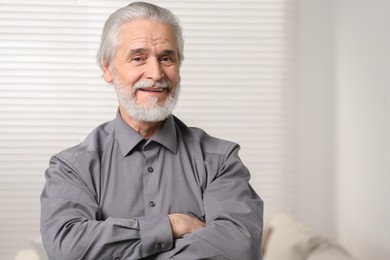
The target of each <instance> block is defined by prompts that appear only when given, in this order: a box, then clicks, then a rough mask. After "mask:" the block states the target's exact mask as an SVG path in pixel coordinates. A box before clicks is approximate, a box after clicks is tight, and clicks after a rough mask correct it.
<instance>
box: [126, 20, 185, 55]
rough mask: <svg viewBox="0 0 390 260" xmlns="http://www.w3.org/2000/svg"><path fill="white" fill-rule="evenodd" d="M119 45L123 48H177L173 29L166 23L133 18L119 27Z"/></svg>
mask: <svg viewBox="0 0 390 260" xmlns="http://www.w3.org/2000/svg"><path fill="white" fill-rule="evenodd" d="M119 45H120V47H124V48H126V49H127V48H145V47H148V48H152V47H163V48H170V49H172V48H173V49H175V50H176V49H177V42H176V37H175V33H174V32H173V29H172V28H171V26H169V25H168V24H164V23H160V22H157V21H153V20H146V19H140V20H133V21H130V22H127V23H125V24H124V25H123V26H122V28H121V33H120V36H119Z"/></svg>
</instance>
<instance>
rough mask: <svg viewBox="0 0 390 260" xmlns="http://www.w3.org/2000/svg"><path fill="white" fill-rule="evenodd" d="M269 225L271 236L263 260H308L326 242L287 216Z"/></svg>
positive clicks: (278, 218)
mask: <svg viewBox="0 0 390 260" xmlns="http://www.w3.org/2000/svg"><path fill="white" fill-rule="evenodd" d="M267 225H268V226H269V228H270V234H269V237H268V239H267V241H266V244H265V249H264V251H265V252H264V257H263V260H287V259H288V260H306V259H307V258H308V256H309V255H310V253H311V252H312V251H313V250H314V249H315V248H316V247H317V246H318V245H319V244H321V243H322V242H323V241H325V239H323V238H322V237H320V236H316V235H313V234H312V233H311V232H310V231H309V230H308V229H307V228H306V227H305V226H304V225H302V224H301V223H299V222H297V221H295V220H294V219H292V218H290V217H288V216H285V215H279V216H275V217H273V218H272V219H271V220H270V221H269V222H268V224H267ZM330 259H331V258H330ZM328 260H329V259H328Z"/></svg>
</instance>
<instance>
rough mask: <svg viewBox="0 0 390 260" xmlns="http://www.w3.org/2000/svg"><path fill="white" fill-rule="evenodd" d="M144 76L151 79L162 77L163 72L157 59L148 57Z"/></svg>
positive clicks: (155, 79) (156, 79)
mask: <svg viewBox="0 0 390 260" xmlns="http://www.w3.org/2000/svg"><path fill="white" fill-rule="evenodd" d="M146 77H147V78H148V79H151V80H153V81H159V80H161V79H162V78H164V72H163V69H162V66H161V64H160V61H159V60H158V59H154V58H153V59H150V60H149V61H148V65H147V71H146Z"/></svg>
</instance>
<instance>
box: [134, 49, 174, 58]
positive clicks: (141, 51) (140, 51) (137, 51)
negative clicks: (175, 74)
mask: <svg viewBox="0 0 390 260" xmlns="http://www.w3.org/2000/svg"><path fill="white" fill-rule="evenodd" d="M149 51H150V50H149V49H147V48H136V49H131V50H130V52H129V54H128V55H127V58H130V57H131V56H133V55H134V54H137V53H145V52H149ZM163 55H172V56H176V55H177V52H176V51H175V50H170V49H168V50H164V51H162V52H161V54H160V55H159V56H163Z"/></svg>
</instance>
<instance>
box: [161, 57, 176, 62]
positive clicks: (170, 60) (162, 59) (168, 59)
mask: <svg viewBox="0 0 390 260" xmlns="http://www.w3.org/2000/svg"><path fill="white" fill-rule="evenodd" d="M160 62H162V63H169V64H170V63H173V62H174V59H173V58H172V57H170V56H164V57H162V58H161V59H160Z"/></svg>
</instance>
